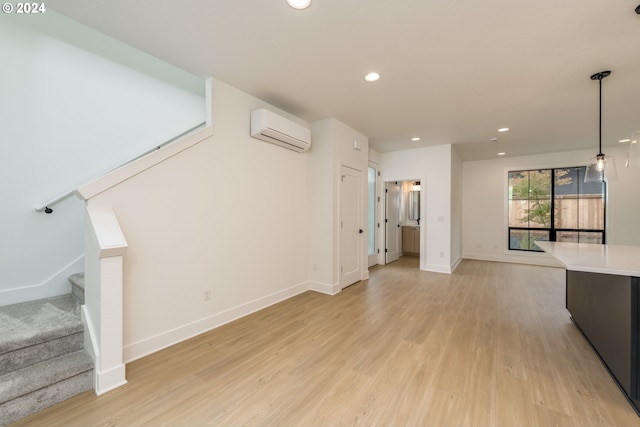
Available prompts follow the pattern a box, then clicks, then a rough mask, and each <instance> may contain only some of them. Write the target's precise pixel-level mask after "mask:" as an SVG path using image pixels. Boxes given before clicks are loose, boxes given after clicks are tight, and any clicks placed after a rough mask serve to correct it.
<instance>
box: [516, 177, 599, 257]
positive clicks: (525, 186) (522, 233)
mask: <svg viewBox="0 0 640 427" xmlns="http://www.w3.org/2000/svg"><path fill="white" fill-rule="evenodd" d="M585 171H586V167H585V166H580V167H569V168H556V169H538V170H524V171H511V172H509V249H510V250H521V251H537V252H541V249H539V248H538V247H537V246H536V245H535V241H536V240H547V241H552V242H580V243H604V242H605V226H604V224H605V184H604V183H600V182H595V183H592V182H590V183H585V182H584V174H585Z"/></svg>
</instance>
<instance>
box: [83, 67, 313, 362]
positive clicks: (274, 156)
mask: <svg viewBox="0 0 640 427" xmlns="http://www.w3.org/2000/svg"><path fill="white" fill-rule="evenodd" d="M262 107H268V108H270V109H272V110H275V109H274V108H272V107H270V106H268V105H267V104H266V103H264V102H262V101H260V100H258V99H256V98H253V97H251V96H249V95H247V94H245V93H243V92H241V91H239V90H236V89H234V88H233V87H231V86H229V85H227V84H225V83H222V82H220V81H217V80H214V81H213V126H214V130H213V133H214V134H213V137H211V138H209V139H208V140H206V141H204V142H201V143H200V144H198V145H196V146H194V147H191V148H190V149H188V150H186V151H183V152H182V153H180V154H178V155H176V156H174V157H172V158H171V159H170V161H165V162H163V163H160V164H159V165H156V166H155V167H153V168H151V169H148V170H146V171H145V172H143V173H140V174H138V175H136V176H134V177H132V178H130V179H129V180H128V181H126V182H124V183H122V184H120V185H118V186H116V187H113V188H112V189H110V190H107V191H105V192H104V193H102V194H99V195H98V196H96V197H94V198H93V199H91V200H90V203H91V204H98V205H99V204H105V205H111V206H112V207H113V210H114V212H115V214H116V216H117V218H118V220H119V222H120V225H121V227H122V230H123V232H124V234H125V236H126V239H127V242H128V244H129V249H128V251H127V254H126V256H125V258H124V287H125V289H124V352H125V361H130V360H133V359H136V358H138V357H141V356H143V355H145V354H148V353H150V352H153V351H156V350H158V349H160V348H163V347H166V346H168V345H171V344H174V343H176V342H178V341H181V340H184V339H186V338H189V337H190V336H193V335H196V334H198V333H201V332H204V331H206V330H208V329H211V328H213V327H215V326H218V325H220V324H222V323H226V322H228V321H230V320H233V319H234V318H237V317H239V316H242V315H245V314H247V313H249V312H251V311H254V310H257V309H260V308H262V307H264V306H266V305H269V304H272V303H275V302H277V301H280V300H282V299H285V298H288V297H290V296H292V295H294V294H296V293H299V292H301V291H304V290H305V289H307V286H308V283H307V281H308V268H307V267H308V259H309V256H308V254H309V218H308V213H309V204H310V200H309V192H308V189H309V183H308V176H309V174H308V169H309V167H310V154H308V153H302V154H299V153H295V152H293V151H290V150H286V149H284V148H282V147H278V146H276V145H273V144H269V143H267V142H264V141H260V140H257V139H254V138H251V137H250V136H249V115H250V112H251V110H253V109H255V108H262ZM276 111H277V110H276ZM281 114H285V113H283V112H281ZM285 115H286V114H285ZM302 123H304V122H302ZM205 290H210V291H211V300H209V301H204V300H203V293H204V291H205Z"/></svg>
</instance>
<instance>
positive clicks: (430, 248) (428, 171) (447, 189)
mask: <svg viewBox="0 0 640 427" xmlns="http://www.w3.org/2000/svg"><path fill="white" fill-rule="evenodd" d="M380 157H381V165H380V169H381V172H382V177H381V178H382V180H383V181H403V180H405V179H420V183H421V189H420V191H421V195H420V203H421V206H420V212H421V217H422V218H421V220H420V225H421V235H420V245H421V250H420V268H421V269H423V270H428V271H436V272H442V273H451V272H452V271H453V269H455V266H456V265H457V262H458V261H459V260H457V259H455V258H454V257H453V256H452V255H453V253H452V250H451V249H452V242H451V238H452V227H454V226H455V224H452V222H451V221H452V212H451V208H452V187H451V183H452V179H451V175H452V149H451V146H450V145H439V146H435V147H426V148H419V149H415V150H405V151H396V152H390V153H382V154H381V156H380Z"/></svg>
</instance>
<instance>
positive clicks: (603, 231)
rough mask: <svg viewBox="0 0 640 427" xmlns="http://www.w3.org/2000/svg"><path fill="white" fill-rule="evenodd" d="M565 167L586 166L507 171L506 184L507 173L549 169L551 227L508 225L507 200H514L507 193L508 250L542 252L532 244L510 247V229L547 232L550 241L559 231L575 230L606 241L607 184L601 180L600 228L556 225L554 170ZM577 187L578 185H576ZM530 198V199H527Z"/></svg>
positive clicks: (603, 241)
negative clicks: (601, 215)
mask: <svg viewBox="0 0 640 427" xmlns="http://www.w3.org/2000/svg"><path fill="white" fill-rule="evenodd" d="M565 169H580V170H584V172H586V166H565V167H553V168H535V169H521V170H509V171H508V172H507V185H509V175H510V174H512V173H524V172H538V171H550V179H551V186H550V187H551V191H550V202H551V207H550V216H551V220H550V224H551V227H512V226H511V225H510V221H509V209H510V208H511V206H510V204H509V201H511V200H514V199H511V198H510V197H509V195H507V249H508V250H509V251H520V252H544V251H543V250H542V249H540V248H537V247H535V246H534V249H523V248H512V247H511V241H512V239H511V235H512V234H511V231H512V230H516V231H517V230H522V231H528V232H531V231H545V232H547V233H548V235H549V240H548V241H550V242H555V241H556V238H557V234H558V233H559V232H575V233H581V232H583V233H601V234H602V244H605V243H606V241H607V240H606V239H607V185H606V182H605V181H603V182H602V200H603V204H602V209H603V221H602V223H603V228H602V229H585V228H563V227H556V226H555V224H556V218H555V203H556V197H555V196H556V194H555V190H556V189H555V187H556V182H555V181H556V171H557V170H565ZM577 177H578V178H581V177H584V174H582V175H581V174H580V173H578V174H577ZM577 182H578V186H579V182H580V180H578V181H577ZM578 188H579V187H578ZM579 194H580V192H579V190H578V195H579ZM579 199H580V197H578V200H579ZM528 200H531V199H528Z"/></svg>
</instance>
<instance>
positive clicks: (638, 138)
mask: <svg viewBox="0 0 640 427" xmlns="http://www.w3.org/2000/svg"><path fill="white" fill-rule="evenodd" d="M625 166H626V167H628V168H629V167H636V168H637V167H640V130H637V131H635V132H634V133H633V134H631V141H629V153H628V154H627V163H626V165H625Z"/></svg>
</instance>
